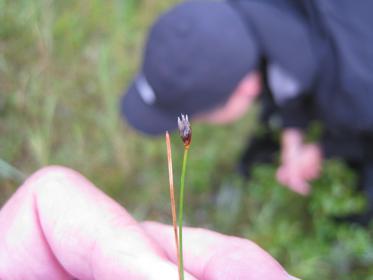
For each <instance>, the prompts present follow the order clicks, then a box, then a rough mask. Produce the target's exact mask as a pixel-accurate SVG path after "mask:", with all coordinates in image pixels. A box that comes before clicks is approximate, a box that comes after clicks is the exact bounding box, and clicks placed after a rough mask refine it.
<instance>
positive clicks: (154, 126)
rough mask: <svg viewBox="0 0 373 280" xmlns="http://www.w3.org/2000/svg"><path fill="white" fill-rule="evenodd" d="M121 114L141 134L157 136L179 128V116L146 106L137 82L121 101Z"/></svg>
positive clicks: (154, 106) (133, 83) (155, 107)
mask: <svg viewBox="0 0 373 280" xmlns="http://www.w3.org/2000/svg"><path fill="white" fill-rule="evenodd" d="M121 113H122V116H123V117H124V118H125V119H126V120H127V121H128V123H129V124H130V125H131V126H132V127H133V128H135V129H136V130H138V131H139V132H141V133H144V134H147V135H150V136H157V135H161V134H163V133H165V132H166V131H173V130H175V129H176V128H177V114H176V113H169V112H165V111H164V110H161V109H160V108H158V107H157V106H156V105H154V104H153V105H149V104H146V103H145V102H144V101H143V100H142V99H141V97H140V94H139V92H138V90H137V87H136V81H134V82H132V84H131V85H130V86H129V88H128V90H127V91H126V92H125V93H124V95H123V97H122V100H121Z"/></svg>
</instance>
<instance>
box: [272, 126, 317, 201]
mask: <svg viewBox="0 0 373 280" xmlns="http://www.w3.org/2000/svg"><path fill="white" fill-rule="evenodd" d="M322 162H323V157H322V152H321V149H320V147H319V145H317V144H314V143H311V144H305V143H304V140H303V133H302V132H301V131H300V130H298V129H285V130H284V132H283V133H282V144H281V163H280V167H279V168H278V170H277V173H276V178H277V180H278V181H279V182H280V183H282V184H283V185H284V186H286V187H288V188H289V189H291V190H292V191H295V192H297V193H299V194H301V195H308V194H309V193H310V191H311V185H310V183H309V182H310V181H311V180H314V179H316V178H318V177H319V176H320V173H321V167H322Z"/></svg>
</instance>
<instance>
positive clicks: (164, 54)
mask: <svg viewBox="0 0 373 280" xmlns="http://www.w3.org/2000/svg"><path fill="white" fill-rule="evenodd" d="M257 61H258V50H257V46H256V44H255V40H254V36H253V34H252V31H251V30H250V29H249V28H248V26H246V25H245V23H244V22H243V20H242V19H241V17H240V15H239V13H238V12H237V11H235V10H234V8H233V7H232V6H231V5H230V4H229V3H228V2H225V1H206V0H192V1H186V2H183V3H181V4H178V5H176V6H175V7H174V8H172V9H171V10H169V11H168V12H166V13H165V14H163V15H162V16H161V17H160V18H159V19H158V20H157V21H156V22H155V24H154V25H153V27H152V28H151V30H150V32H149V34H148V39H147V42H146V46H145V50H144V55H143V63H142V67H141V70H140V72H139V73H138V74H137V75H136V77H135V79H134V81H133V82H132V83H131V84H130V86H129V87H128V89H127V90H126V93H125V94H124V95H123V97H122V100H121V112H122V114H123V116H124V117H125V119H127V121H128V122H129V124H130V125H131V126H132V127H134V128H135V129H136V130H138V131H140V132H142V133H144V134H149V135H158V134H161V133H164V132H165V131H166V130H169V131H172V130H174V129H176V128H177V116H179V115H180V114H181V113H183V114H188V115H189V117H193V116H194V115H195V114H196V113H199V112H205V111H208V110H211V109H213V108H215V107H217V106H219V105H223V104H224V103H225V102H226V101H227V99H228V98H229V96H230V95H231V93H232V92H233V91H234V89H235V88H236V86H237V85H238V83H239V82H240V81H241V79H242V78H243V77H244V76H245V75H246V74H247V73H249V72H250V71H251V70H253V69H254V68H255V67H256V64H257Z"/></svg>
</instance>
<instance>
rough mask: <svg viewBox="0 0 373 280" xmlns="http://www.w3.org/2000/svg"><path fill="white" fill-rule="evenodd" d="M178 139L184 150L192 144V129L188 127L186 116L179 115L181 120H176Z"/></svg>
mask: <svg viewBox="0 0 373 280" xmlns="http://www.w3.org/2000/svg"><path fill="white" fill-rule="evenodd" d="M177 124H178V126H179V133H180V137H181V139H182V140H183V142H184V146H185V148H189V146H190V143H191V142H192V127H191V126H190V123H189V119H188V115H183V114H181V119H180V118H179V117H178V118H177Z"/></svg>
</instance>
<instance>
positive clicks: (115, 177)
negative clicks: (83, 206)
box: [0, 0, 373, 280]
mask: <svg viewBox="0 0 373 280" xmlns="http://www.w3.org/2000/svg"><path fill="white" fill-rule="evenodd" d="M174 2H176V1H172V0H166V1H153V0H142V1H140V0H121V1H119V0H117V1H114V0H111V1H108V0H81V1H71V0H67V1H52V0H43V1H42V0H40V1H36V0H30V1H29V0H18V1H10V0H7V1H5V0H0V134H1V138H0V159H1V160H2V161H4V162H5V165H4V164H0V176H1V179H0V205H2V204H3V203H4V202H5V201H6V199H7V198H9V197H10V195H11V194H12V193H13V192H14V191H15V190H16V188H17V186H18V185H19V184H20V176H19V173H17V172H15V171H14V169H9V166H8V165H6V164H10V165H12V166H13V167H15V168H16V170H18V171H20V172H22V173H24V174H26V175H27V174H31V173H32V172H34V171H35V170H37V169H38V168H40V167H42V166H45V165H48V164H61V165H66V166H70V167H72V168H74V169H76V170H78V171H80V172H81V173H83V174H84V175H85V176H86V177H88V178H89V179H90V180H92V181H93V182H94V183H95V184H96V185H98V186H100V187H101V188H102V189H103V190H104V191H105V192H106V193H108V194H109V195H110V196H112V197H114V198H115V199H116V200H117V201H119V202H120V203H121V204H123V205H125V206H126V207H127V208H128V209H129V210H130V211H131V213H133V214H134V215H135V216H136V217H137V218H139V219H145V218H146V219H155V220H158V221H163V222H167V223H170V222H171V218H170V211H169V206H168V205H169V198H168V181H167V163H166V150H165V144H164V141H163V138H160V139H146V138H143V137H141V136H139V135H137V134H135V133H133V131H131V129H129V128H128V127H127V125H126V124H125V123H123V122H122V121H121V119H120V116H119V112H118V107H119V98H120V96H121V94H122V91H123V89H124V88H125V87H126V85H127V84H128V82H129V81H130V80H131V77H132V76H133V75H134V74H135V72H136V70H137V69H138V64H139V63H140V57H141V52H142V45H143V41H144V38H145V34H146V30H147V28H148V26H149V25H150V23H151V22H152V20H153V19H154V18H155V17H156V16H157V15H158V14H159V13H160V12H161V11H162V10H164V9H165V8H167V7H169V6H170V5H171V4H172V3H174ZM181 113H182V112H181ZM253 116H254V112H252V113H251V114H249V115H248V116H247V117H246V118H245V119H243V120H242V121H240V122H238V123H236V124H234V125H231V126H226V127H212V126H202V125H194V127H193V149H192V150H191V152H190V156H189V163H188V185H187V186H186V188H187V192H186V193H185V195H186V197H185V205H186V207H185V223H186V224H191V225H194V226H203V227H208V228H212V229H215V230H219V231H221V232H225V233H228V234H235V235H239V236H245V237H247V238H250V239H253V240H254V241H256V242H257V243H259V244H260V245H261V246H262V247H264V248H265V249H267V250H269V251H270V252H271V253H272V254H273V255H274V256H275V257H276V258H277V259H278V260H279V261H280V262H281V263H282V264H283V265H284V266H285V267H286V268H287V269H288V270H289V271H290V272H291V273H292V274H294V275H297V276H301V277H302V279H304V280H308V279H309V280H313V279H317V280H318V279H330V280H334V279H338V280H344V279H346V280H354V279H356V280H357V279H359V280H361V279H368V280H369V279H370V280H372V279H373V276H372V275H373V240H372V239H373V237H372V232H373V231H372V229H370V230H365V229H361V228H355V227H352V226H340V225H335V224H334V223H333V222H332V221H331V219H330V218H329V216H330V215H335V214H341V213H348V212H350V211H354V210H357V209H360V208H361V207H362V206H363V204H364V201H363V199H362V198H361V197H359V196H358V195H356V194H354V193H353V187H354V185H355V182H354V180H355V179H354V176H353V174H351V172H350V171H349V170H348V169H347V168H346V167H345V166H343V164H342V163H340V162H337V161H333V162H328V163H327V164H326V167H325V171H324V174H323V176H322V178H320V179H319V180H318V181H316V182H315V183H314V192H313V194H312V195H311V196H310V197H309V198H301V197H299V196H297V195H295V194H292V193H290V192H289V191H287V190H286V189H285V188H283V187H281V186H279V185H278V184H277V183H276V181H275V180H274V172H275V167H274V166H258V167H257V168H256V169H255V174H254V177H253V180H252V181H251V182H249V183H246V182H242V180H240V178H238V177H237V176H235V175H234V174H233V169H234V168H233V167H234V164H235V160H236V158H237V155H238V153H239V151H240V148H241V147H242V146H243V145H244V143H245V142H246V137H247V136H248V135H250V134H251V133H253V131H254V130H255V129H257V124H256V122H255V118H254V117H253ZM175 121H176V120H175ZM173 137H178V135H174V136H173ZM173 142H174V143H179V142H180V140H179V139H173ZM182 148H183V147H182V145H175V147H174V150H175V152H174V155H175V158H174V163H175V167H174V170H181V166H180V164H181V155H182ZM178 149H180V150H178ZM1 163H3V162H1ZM179 175H180V174H175V178H178V176H179Z"/></svg>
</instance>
